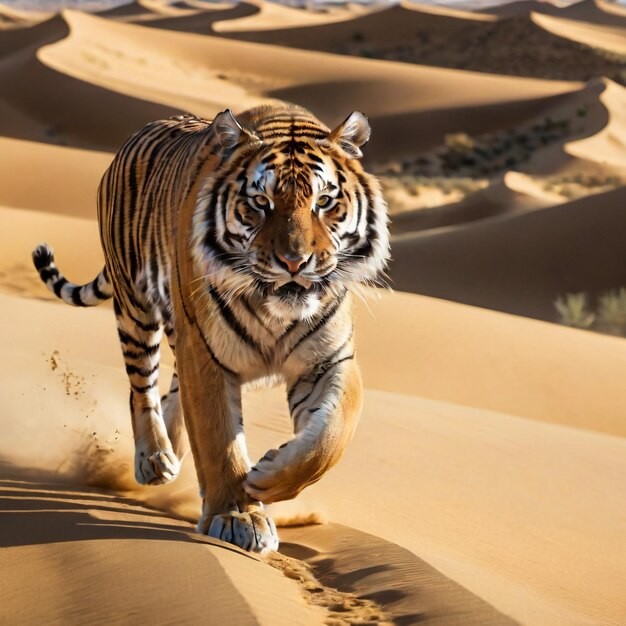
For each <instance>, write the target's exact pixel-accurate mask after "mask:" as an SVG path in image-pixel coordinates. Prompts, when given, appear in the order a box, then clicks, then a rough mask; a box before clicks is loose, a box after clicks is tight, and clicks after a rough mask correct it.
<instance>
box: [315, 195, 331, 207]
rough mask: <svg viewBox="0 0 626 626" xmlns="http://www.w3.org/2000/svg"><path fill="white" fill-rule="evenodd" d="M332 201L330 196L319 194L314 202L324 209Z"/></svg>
mask: <svg viewBox="0 0 626 626" xmlns="http://www.w3.org/2000/svg"><path fill="white" fill-rule="evenodd" d="M332 201H333V199H332V198H331V197H330V196H320V197H319V198H318V199H317V202H316V203H315V204H316V205H317V206H318V208H320V209H325V208H326V207H327V206H328V205H329V204H330V203H331V202H332Z"/></svg>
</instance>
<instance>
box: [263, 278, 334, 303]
mask: <svg viewBox="0 0 626 626" xmlns="http://www.w3.org/2000/svg"><path fill="white" fill-rule="evenodd" d="M322 283H323V281H319V282H313V281H310V280H306V279H304V278H301V277H298V276H296V277H294V278H293V279H287V280H280V281H276V282H273V283H270V282H266V283H264V284H263V286H262V292H263V295H264V296H265V297H269V296H278V297H279V298H280V299H281V300H286V301H289V302H298V301H302V300H304V299H305V298H306V297H307V296H309V295H312V294H321V293H322V291H323V289H324V287H323V284H322Z"/></svg>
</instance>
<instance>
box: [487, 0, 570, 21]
mask: <svg viewBox="0 0 626 626" xmlns="http://www.w3.org/2000/svg"><path fill="white" fill-rule="evenodd" d="M562 11H563V9H562V8H561V7H560V5H558V4H556V3H554V2H549V1H548V0H518V1H517V2H505V3H503V4H496V5H494V6H492V7H486V8H484V9H480V13H483V14H486V15H495V16H496V17H500V18H508V17H515V16H518V15H530V13H532V12H540V13H545V14H548V15H558V14H560V13H561V12H562Z"/></svg>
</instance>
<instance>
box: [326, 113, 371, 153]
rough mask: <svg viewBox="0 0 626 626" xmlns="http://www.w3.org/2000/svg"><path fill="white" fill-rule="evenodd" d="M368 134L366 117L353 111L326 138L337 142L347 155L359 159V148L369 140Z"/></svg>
mask: <svg viewBox="0 0 626 626" xmlns="http://www.w3.org/2000/svg"><path fill="white" fill-rule="evenodd" d="M370 134H371V128H370V123H369V121H368V119H367V117H366V116H365V115H363V113H360V112H359V111H354V112H353V113H350V115H348V117H346V119H345V120H344V121H343V122H341V124H339V126H337V128H335V130H333V131H332V132H331V133H330V134H329V135H328V139H329V140H330V141H332V142H334V143H337V144H339V145H340V146H341V148H342V149H343V151H344V152H345V153H346V154H347V155H348V156H349V157H351V158H353V159H360V158H361V157H362V156H363V153H362V152H361V148H362V147H363V146H364V145H365V144H366V143H367V142H368V141H369V139H370Z"/></svg>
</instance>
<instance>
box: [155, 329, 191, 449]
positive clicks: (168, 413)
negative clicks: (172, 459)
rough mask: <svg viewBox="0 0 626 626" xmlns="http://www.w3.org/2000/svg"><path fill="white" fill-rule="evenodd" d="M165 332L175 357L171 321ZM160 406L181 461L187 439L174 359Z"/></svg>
mask: <svg viewBox="0 0 626 626" xmlns="http://www.w3.org/2000/svg"><path fill="white" fill-rule="evenodd" d="M165 334H166V336H167V342H168V344H169V346H170V349H171V350H172V353H173V354H174V357H176V333H175V331H174V327H173V325H172V323H171V322H166V324H165ZM161 407H162V410H163V421H164V422H165V427H166V428H167V434H168V435H169V438H170V441H171V442H172V449H173V450H174V454H176V456H177V457H178V458H179V459H180V460H181V461H182V459H183V457H185V456H186V455H187V453H188V452H189V440H188V438H187V431H186V429H185V421H184V419H183V407H182V405H181V401H180V388H179V381H178V370H177V369H176V361H174V374H173V376H172V382H171V384H170V389H169V391H168V392H167V393H166V394H165V395H164V396H162V398H161Z"/></svg>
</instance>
